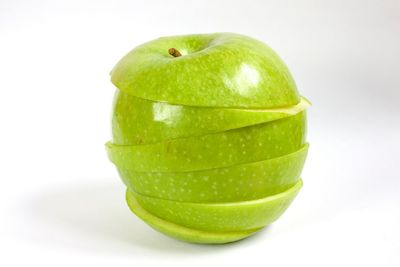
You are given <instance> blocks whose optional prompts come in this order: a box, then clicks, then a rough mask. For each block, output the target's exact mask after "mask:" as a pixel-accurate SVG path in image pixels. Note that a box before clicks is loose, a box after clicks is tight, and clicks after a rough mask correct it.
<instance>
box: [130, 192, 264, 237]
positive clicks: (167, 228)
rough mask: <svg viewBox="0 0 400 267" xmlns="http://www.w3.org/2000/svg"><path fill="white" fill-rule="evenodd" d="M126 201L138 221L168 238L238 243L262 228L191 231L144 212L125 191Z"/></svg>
mask: <svg viewBox="0 0 400 267" xmlns="http://www.w3.org/2000/svg"><path fill="white" fill-rule="evenodd" d="M126 200H127V203H128V206H129V208H130V209H131V211H132V212H133V213H135V214H136V215H137V216H138V217H139V218H140V219H142V220H143V221H144V222H145V223H147V224H148V225H149V226H151V227H152V228H153V229H155V230H156V231H159V232H160V233H163V234H165V235H167V236H169V237H172V238H175V239H178V240H182V241H186V242H191V243H199V244H225V243H230V242H235V241H239V240H241V239H244V238H246V237H249V236H251V235H252V234H254V233H256V232H257V231H259V230H261V229H262V228H258V229H252V230H244V231H232V232H211V231H204V230H196V229H191V228H188V227H185V226H182V225H178V224H175V223H172V222H169V221H166V220H163V219H161V218H159V217H157V216H155V215H153V214H151V213H150V212H148V211H147V210H145V209H144V208H143V207H142V206H140V204H139V203H138V201H137V200H136V198H135V197H134V196H133V195H132V194H130V193H129V191H127V194H126Z"/></svg>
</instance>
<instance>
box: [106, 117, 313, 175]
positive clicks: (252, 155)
mask: <svg viewBox="0 0 400 267" xmlns="http://www.w3.org/2000/svg"><path fill="white" fill-rule="evenodd" d="M305 134H306V114H305V111H302V112H300V113H298V114H296V115H294V116H291V117H287V118H284V119H280V120H276V121H272V122H267V123H263V124H259V125H254V126H249V127H243V128H239V129H235V130H229V131H225V132H220V133H214V134H208V135H203V136H195V137H188V138H181V139H174V140H169V141H165V142H162V143H156V144H150V145H138V146H124V145H115V144H112V143H110V142H109V143H107V144H106V148H107V151H108V156H109V158H110V160H111V161H112V162H114V163H115V164H116V166H117V167H119V168H121V169H130V170H134V171H138V172H183V171H195V170H205V169H212V168H221V167H227V166H233V165H237V164H241V163H250V162H256V161H261V160H267V159H271V158H275V157H279V156H283V155H286V154H289V153H292V152H295V151H297V150H299V149H300V148H301V147H302V146H303V145H304V143H305Z"/></svg>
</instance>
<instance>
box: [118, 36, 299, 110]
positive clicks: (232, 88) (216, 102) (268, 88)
mask: <svg viewBox="0 0 400 267" xmlns="http://www.w3.org/2000/svg"><path fill="white" fill-rule="evenodd" d="M170 48H175V49H176V50H178V51H180V54H181V55H182V56H179V57H175V56H173V55H171V54H169V52H168V51H169V49H170ZM111 81H112V82H113V83H114V85H115V86H116V87H117V88H119V89H120V90H121V91H123V92H126V93H128V94H131V95H133V96H137V97H140V98H144V99H149V100H153V101H161V102H168V103H171V104H181V105H189V106H202V107H204V106H206V107H209V106H213V107H242V108H275V107H286V106H292V105H296V104H298V103H299V102H300V97H299V94H298V92H297V88H296V85H295V82H294V80H293V78H292V76H291V74H290V72H289V70H288V68H287V67H286V65H285V64H284V63H283V61H282V60H281V59H280V58H279V57H278V55H277V54H276V53H275V52H274V51H273V50H272V49H271V48H270V47H268V46H267V45H265V44H264V43H262V42H260V41H258V40H255V39H253V38H250V37H247V36H243V35H239V34H233V33H216V34H195V35H184V36H171V37H164V38H159V39H156V40H153V41H150V42H148V43H145V44H143V45H141V46H138V47H136V48H135V49H133V50H132V51H131V52H129V53H128V54H127V55H126V56H124V57H123V58H122V59H121V60H120V61H119V62H118V64H117V65H116V66H115V67H114V69H113V70H112V71H111Z"/></svg>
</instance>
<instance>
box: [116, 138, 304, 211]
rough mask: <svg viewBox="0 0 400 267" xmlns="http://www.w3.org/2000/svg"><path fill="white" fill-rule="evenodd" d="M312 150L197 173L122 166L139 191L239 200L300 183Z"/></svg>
mask: <svg viewBox="0 0 400 267" xmlns="http://www.w3.org/2000/svg"><path fill="white" fill-rule="evenodd" d="M307 151H308V144H306V145H304V146H303V147H302V148H301V149H300V150H298V151H296V152H294V153H290V154H287V155H284V156H282V157H277V158H273V159H269V160H264V161H258V162H253V163H247V164H240V165H235V166H232V167H226V168H219V169H211V170H204V171H196V172H166V173H162V172H134V171H129V170H122V169H119V173H120V176H121V178H122V180H123V181H124V183H125V184H126V186H127V187H128V188H130V189H131V190H133V191H135V192H138V193H139V194H142V195H146V196H150V197H155V198H161V199H167V200H175V201H184V202H195V203H212V202H235V201H246V200H254V199H260V198H265V197H267V196H271V195H274V194H278V193H282V192H284V191H285V190H287V189H289V188H290V187H292V186H293V185H295V184H296V183H297V182H298V179H299V177H300V175H301V171H302V169H303V166H304V162H305V160H306V156H307Z"/></svg>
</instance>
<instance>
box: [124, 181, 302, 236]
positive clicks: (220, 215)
mask: <svg viewBox="0 0 400 267" xmlns="http://www.w3.org/2000/svg"><path fill="white" fill-rule="evenodd" d="M302 185H303V182H302V180H301V179H300V180H299V181H298V182H297V183H296V184H295V185H294V186H293V187H291V188H289V189H288V190H286V191H284V192H282V193H279V194H276V195H273V196H268V197H266V198H262V199H257V200H251V201H242V202H228V203H191V202H179V201H171V200H165V199H159V198H152V197H148V196H144V195H141V194H138V193H136V192H135V191H132V190H129V189H128V190H127V200H128V203H129V201H130V199H131V198H135V199H136V200H137V202H138V203H139V204H140V206H141V207H142V208H144V209H145V210H147V211H148V212H150V213H151V214H153V215H155V216H157V217H159V218H161V219H164V220H166V221H169V222H172V223H175V224H178V225H182V226H185V227H188V228H192V229H197V230H204V231H212V232H218V231H228V232H230V231H243V230H252V229H257V228H262V227H264V226H266V225H268V224H270V223H272V222H273V221H275V220H276V219H278V218H279V216H280V215H281V214H282V213H283V212H284V211H285V210H286V209H287V208H288V207H289V205H290V203H291V202H292V201H293V199H294V198H295V197H296V195H297V193H298V192H299V190H300V188H301V187H302Z"/></svg>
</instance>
